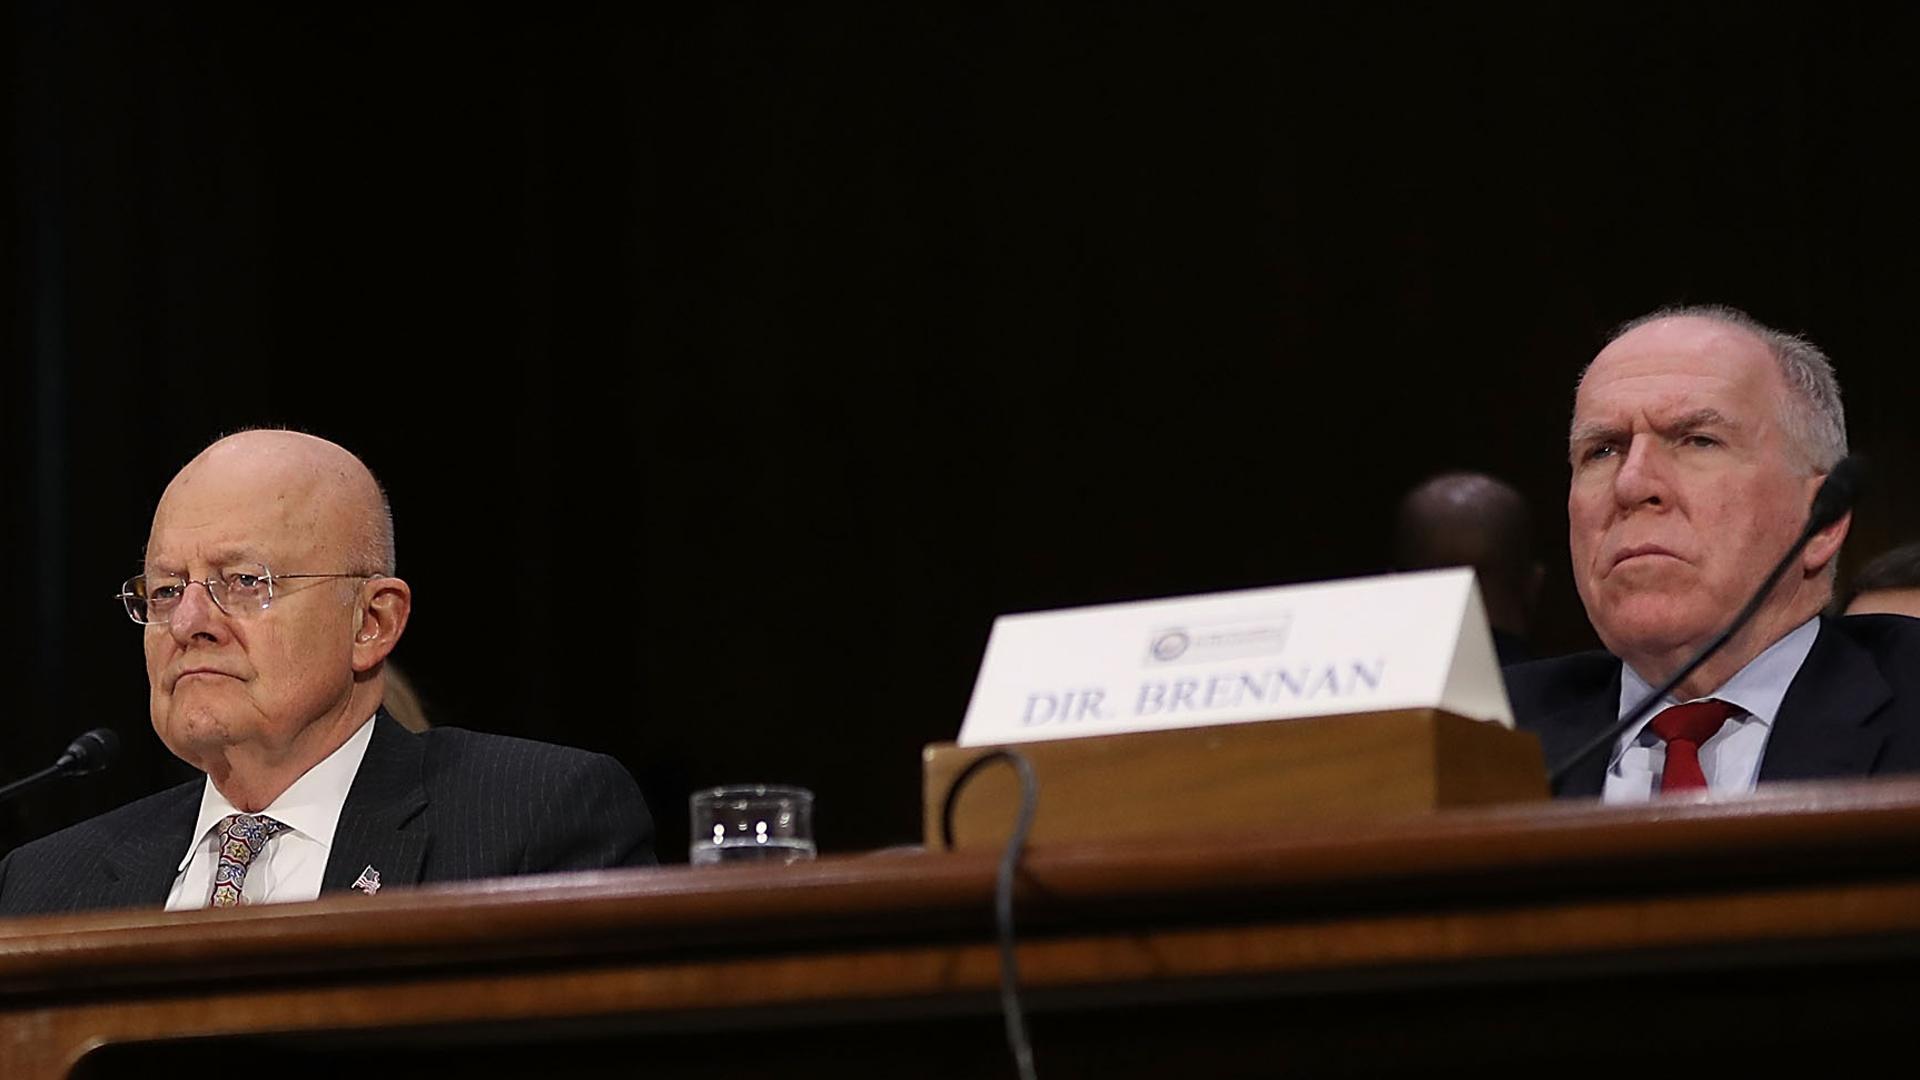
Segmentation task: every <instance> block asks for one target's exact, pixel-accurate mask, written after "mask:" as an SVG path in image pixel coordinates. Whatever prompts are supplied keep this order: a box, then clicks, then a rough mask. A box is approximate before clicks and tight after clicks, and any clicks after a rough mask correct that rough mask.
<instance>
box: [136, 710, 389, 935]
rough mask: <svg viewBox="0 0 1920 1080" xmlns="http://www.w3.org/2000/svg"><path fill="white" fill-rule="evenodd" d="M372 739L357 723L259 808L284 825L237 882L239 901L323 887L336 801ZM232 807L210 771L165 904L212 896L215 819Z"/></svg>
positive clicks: (305, 893)
mask: <svg viewBox="0 0 1920 1080" xmlns="http://www.w3.org/2000/svg"><path fill="white" fill-rule="evenodd" d="M367 719H368V721H371V720H372V719H373V718H372V717H368V718H367ZM372 740H373V724H372V723H371V722H369V723H363V724H361V725H360V729H359V730H358V731H356V732H354V733H353V735H352V737H351V738H349V739H348V740H347V741H346V742H345V743H343V744H341V746H340V749H338V750H335V751H334V752H333V753H331V754H329V755H327V757H326V758H325V759H324V760H322V761H321V762H320V764H318V765H315V766H314V767H313V768H311V769H308V770H307V771H306V773H305V774H304V775H302V776H301V777H300V779H298V780H295V781H294V782H293V784H292V786H290V787H288V788H287V790H285V791H283V792H281V793H280V797H279V798H277V799H275V800H273V804H272V805H270V806H268V807H267V808H266V809H265V810H262V811H260V813H262V814H264V815H266V816H267V817H270V818H272V819H274V820H275V821H278V822H280V823H281V824H282V825H286V826H288V829H287V831H286V832H283V833H281V834H280V835H279V836H276V837H274V838H273V839H271V840H269V841H267V846H266V847H264V848H262V849H261V850H260V854H259V855H257V856H255V857H254V860H253V865H252V866H250V867H249V868H248V869H247V878H246V882H245V883H244V884H243V885H242V886H241V889H240V902H241V903H242V904H282V903H287V902H289V901H293V900H312V899H314V898H316V897H318V896H319V895H320V878H321V876H322V875H323V874H325V873H326V869H327V856H328V854H329V853H331V851H332V850H333V833H334V830H335V829H336V828H338V827H339V824H340V808H341V807H342V806H344V805H345V804H346V801H347V790H348V789H349V788H351V787H352V786H353V777H354V774H356V773H358V772H359V771H360V759H361V758H364V757H366V755H367V744H368V743H369V742H371V741H372ZM234 813H239V811H238V810H236V809H235V808H234V806H233V804H232V803H230V802H228V801H227V800H226V797H225V796H223V795H221V794H220V791H219V789H218V788H216V787H214V786H213V780H212V778H208V780H207V786H206V790H205V791H204V792H202V793H201V796H200V823H199V825H198V826H197V827H196V828H195V829H194V833H193V835H194V841H193V844H192V846H190V847H188V848H187V854H186V856H185V857H184V858H182V859H181V860H180V872H179V874H178V875H177V876H176V877H175V878H174V879H173V891H172V892H171V893H169V894H168V895H167V910H168V911H187V910H191V909H193V908H203V907H206V906H207V903H208V901H209V900H210V899H211V897H212V896H213V871H214V867H215V866H217V865H219V861H220V857H219V853H218V851H217V850H216V847H217V843H218V834H217V833H215V832H214V826H216V825H218V824H219V823H220V819H222V818H224V817H226V816H227V815H228V814H234Z"/></svg>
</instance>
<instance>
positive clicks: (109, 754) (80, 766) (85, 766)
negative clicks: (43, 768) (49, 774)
mask: <svg viewBox="0 0 1920 1080" xmlns="http://www.w3.org/2000/svg"><path fill="white" fill-rule="evenodd" d="M119 753H120V736H118V735H115V734H114V733H113V729H112V728H103V727H97V728H94V729H93V730H92V731H89V732H87V733H86V734H84V735H82V736H80V737H79V738H77V739H75V740H73V741H72V742H70V743H68V744H67V752H66V753H64V754H61V755H60V759H59V760H58V761H55V762H54V763H53V767H54V768H56V769H59V770H60V771H61V772H63V773H66V774H67V775H68V776H85V775H86V774H88V773H95V772H99V771H100V770H101V769H104V768H106V767H107V766H108V765H111V764H113V759H114V757H115V756H116V755H118V754H119Z"/></svg>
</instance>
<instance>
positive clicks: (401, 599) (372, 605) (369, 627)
mask: <svg viewBox="0 0 1920 1080" xmlns="http://www.w3.org/2000/svg"><path fill="white" fill-rule="evenodd" d="M359 605H360V622H359V624H358V625H357V626H355V627H354V631H353V670H354V671H355V672H362V671H369V670H371V669H372V668H373V667H374V665H376V664H378V663H380V661H382V660H385V659H386V658H387V654H388V653H390V652H392V651H393V647H394V646H395V645H398V644H399V643H400V635H401V634H402V633H404V632H406V629H407V616H408V615H409V614H411V613H412V611H413V590H412V589H410V588H408V587H407V583H406V582H404V581H401V580H400V579H399V578H397V577H377V578H374V579H373V580H371V581H368V582H367V583H365V584H364V585H362V586H361V587H360V600H359Z"/></svg>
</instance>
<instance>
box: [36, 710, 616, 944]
mask: <svg viewBox="0 0 1920 1080" xmlns="http://www.w3.org/2000/svg"><path fill="white" fill-rule="evenodd" d="M373 723H374V729H373V737H372V739H371V740H369V741H368V743H367V753H366V757H365V758H363V759H362V760H361V762H360V771H359V772H358V773H356V774H355V775H354V778H353V785H352V787H351V788H350V789H349V790H348V792H347V800H346V803H345V804H344V805H343V806H342V808H341V811H340V825H339V828H338V830H337V831H336V832H335V834H334V838H333V848H332V850H331V852H330V853H329V855H328V858H327V868H326V873H325V875H324V876H323V877H322V879H321V886H320V887H321V891H322V892H323V893H324V892H330V891H334V890H339V889H345V888H348V887H349V886H351V885H352V884H353V882H354V879H355V878H357V877H359V876H360V872H361V871H362V870H364V869H365V868H366V867H368V866H372V867H374V868H375V869H377V870H378V871H379V872H380V882H381V885H382V886H386V885H401V884H410V883H413V884H417V883H422V882H431V881H463V880H467V879H471V878H486V877H500V876H504V875H509V874H537V873H544V872H548V871H557V870H586V869H595V868H599V867H609V866H635V865H645V864H649V863H652V862H653V861H654V856H653V819H652V817H651V816H650V815H649V814H648V813H647V807H646V803H645V801H644V800H642V798H641V796H640V789H639V786H638V785H636V784H635V783H634V782H633V777H631V776H630V775H628V774H627V771H626V770H625V769H624V768H622V767H621V766H620V764H619V762H617V761H615V760H613V759H612V758H610V757H606V756H604V755H600V754H590V753H587V752H585V751H582V750H570V749H567V748H565V747H560V746H552V745H549V744H547V743H540V742H532V741H529V740H526V739H513V738H507V737H505V736H501V735H483V734H480V733H478V732H472V731H462V730H460V729H458V728H433V729H430V730H428V731H427V732H426V733H424V734H420V735H416V734H414V733H412V732H410V731H408V730H407V729H405V728H403V727H401V726H400V725H399V723H398V722H396V721H395V720H393V719H392V718H391V717H389V716H387V714H386V712H385V710H382V711H381V712H380V713H379V714H378V715H376V716H375V717H374V721H373ZM204 784H205V781H204V780H195V781H191V782H189V783H186V784H182V785H180V786H179V787H175V788H169V789H168V790H166V791H162V792H159V793H158V794H154V795H149V796H147V797H146V798H144V799H139V800H136V801H134V802H131V803H128V804H127V805H125V806H123V807H120V808H119V809H117V810H112V811H109V812H107V813H105V814H102V815H100V816H99V817H96V818H92V819H90V820H87V821H83V822H81V823H79V824H78V825H74V826H72V827H70V828H66V829H62V830H61V831H59V832H57V833H54V834H53V835H52V836H48V837H44V838H42V839H39V840H36V841H34V842H32V843H30V844H24V845H22V846H20V847H19V848H17V849H15V850H14V851H13V853H12V854H10V855H8V856H7V857H6V859H5V860H4V861H0V917H4V916H16V915H44V914H56V913H61V912H72V911H87V910H93V909H98V908H125V907H149V908H158V907H161V906H163V905H164V904H165V903H166V902H167V893H168V891H169V890H171V889H172V887H173V879H174V876H175V874H176V873H177V872H178V869H179V865H180V859H181V857H182V856H184V855H185V854H186V852H187V845H188V844H190V843H192V841H193V836H192V833H193V826H194V824H195V821H196V819H197V818H198V817H199V813H200V793H201V790H202V787H203V785H204Z"/></svg>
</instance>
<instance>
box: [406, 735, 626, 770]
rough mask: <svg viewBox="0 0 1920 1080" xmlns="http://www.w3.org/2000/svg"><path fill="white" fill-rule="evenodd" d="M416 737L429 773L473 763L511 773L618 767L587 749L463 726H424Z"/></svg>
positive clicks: (602, 755)
mask: <svg viewBox="0 0 1920 1080" xmlns="http://www.w3.org/2000/svg"><path fill="white" fill-rule="evenodd" d="M417 737H418V738H419V739H421V740H422V741H423V742H424V743H425V744H426V758H427V768H428V771H429V772H433V771H437V770H440V769H449V768H455V769H457V768H462V767H474V766H481V767H490V768H495V769H504V770H508V771H513V772H519V771H533V772H552V771H559V772H564V771H569V770H572V769H579V768H590V767H592V766H594V765H596V764H601V763H604V764H609V765H613V766H615V767H616V768H617V767H618V766H619V763H618V762H616V761H614V759H613V758H611V757H608V756H607V755H605V754H598V753H594V752H593V751H591V750H577V749H575V748H573V747H571V746H561V745H559V744H557V743H548V742H540V741H539V740H536V739H522V738H518V737H516V736H512V735H494V734H490V733H488V732H482V731H468V730H466V729H465V728H449V727H435V728H428V729H427V730H426V731H425V732H423V733H421V734H420V735H419V736H417Z"/></svg>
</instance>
